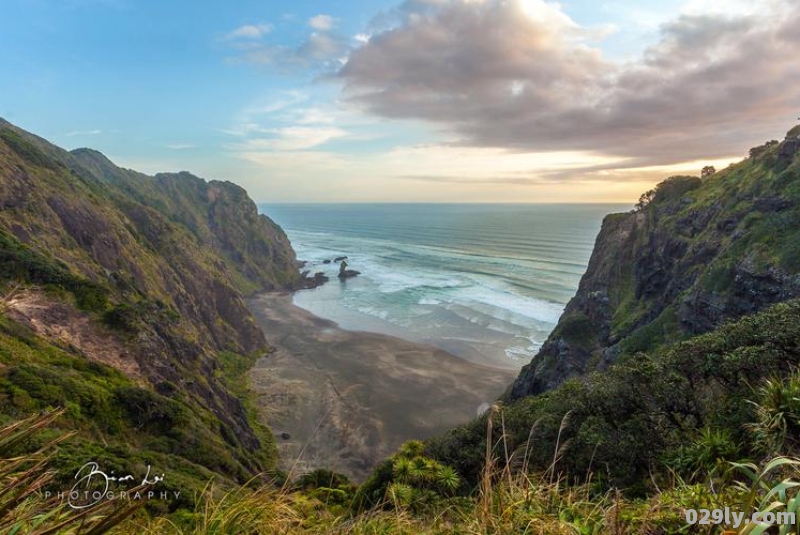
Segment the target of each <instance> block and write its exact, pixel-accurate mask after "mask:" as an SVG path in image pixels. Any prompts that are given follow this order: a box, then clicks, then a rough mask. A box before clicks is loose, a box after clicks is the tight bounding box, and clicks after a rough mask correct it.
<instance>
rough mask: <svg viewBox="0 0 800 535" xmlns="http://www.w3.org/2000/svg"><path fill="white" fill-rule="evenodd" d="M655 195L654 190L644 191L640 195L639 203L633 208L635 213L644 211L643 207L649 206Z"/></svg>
mask: <svg viewBox="0 0 800 535" xmlns="http://www.w3.org/2000/svg"><path fill="white" fill-rule="evenodd" d="M655 194H656V190H654V189H651V190H649V191H646V192H644V193H642V195H641V197H639V202H637V203H636V206H635V208H636V210H637V211H641V210H644V208H645V206H647V205H648V204H650V201H652V200H653V197H654V196H655Z"/></svg>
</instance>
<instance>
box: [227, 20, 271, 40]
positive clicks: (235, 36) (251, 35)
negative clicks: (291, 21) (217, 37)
mask: <svg viewBox="0 0 800 535" xmlns="http://www.w3.org/2000/svg"><path fill="white" fill-rule="evenodd" d="M271 31H272V24H267V23H262V24H247V25H244V26H239V27H238V28H236V29H235V30H233V31H231V32H229V33H228V34H226V35H225V38H224V39H225V40H227V41H236V40H256V39H261V38H262V37H264V36H265V35H267V34H268V33H270V32H271Z"/></svg>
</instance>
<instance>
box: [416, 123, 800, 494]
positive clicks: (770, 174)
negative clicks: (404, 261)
mask: <svg viewBox="0 0 800 535" xmlns="http://www.w3.org/2000/svg"><path fill="white" fill-rule="evenodd" d="M799 136H800V127H798V128H795V129H794V130H792V131H791V132H789V134H788V136H787V138H786V139H785V140H784V141H783V142H781V143H778V142H776V141H773V142H769V143H767V144H766V145H764V146H762V147H757V148H755V149H753V150H752V151H751V155H750V157H749V158H748V159H746V160H744V161H743V162H741V163H739V164H736V165H733V166H731V167H729V168H728V169H725V170H724V171H721V172H718V173H716V174H714V175H713V176H710V177H707V178H704V179H702V180H701V179H700V178H697V177H673V178H671V179H668V180H666V181H664V182H663V183H661V184H660V185H659V186H658V187H657V188H656V189H655V190H654V191H652V192H648V194H646V195H644V196H643V198H642V202H641V203H640V205H639V206H638V207H637V209H636V210H634V211H632V212H630V213H626V214H614V215H610V216H608V217H607V218H606V219H605V221H604V222H603V226H602V229H601V231H600V234H599V236H598V238H597V243H596V246H595V249H594V252H593V254H592V258H591V261H590V263H589V267H588V269H587V272H586V274H585V275H584V277H583V278H582V280H581V283H580V287H579V289H578V292H577V294H576V295H575V297H574V298H573V299H572V300H571V301H570V303H569V304H568V305H567V307H566V310H565V312H564V314H563V315H562V317H561V319H560V321H559V323H558V325H557V327H556V328H555V330H554V331H553V333H552V334H551V336H550V337H549V339H548V340H547V342H546V343H545V344H544V346H543V347H542V349H541V351H540V352H539V354H537V355H536V357H535V358H534V359H533V361H532V362H531V363H530V364H529V365H528V366H526V367H525V368H524V369H523V370H522V372H521V373H520V375H519V377H518V379H517V381H516V382H515V383H514V384H513V385H512V386H511V387H510V388H509V391H508V392H507V394H506V397H505V399H504V402H503V409H502V428H503V430H504V431H505V432H502V431H501V430H500V429H498V427H499V426H500V424H499V423H498V422H497V421H495V423H494V425H495V427H494V436H493V444H494V449H493V451H494V455H495V456H496V457H497V458H498V459H506V458H508V455H507V453H515V455H512V456H511V457H512V464H514V465H515V466H518V465H519V464H520V463H523V462H524V463H525V464H529V466H530V467H531V468H532V469H533V470H541V471H544V470H547V469H550V468H551V466H553V469H554V470H557V471H558V472H563V473H566V474H569V477H570V478H578V479H580V478H585V477H587V476H588V475H589V474H590V473H593V474H594V475H593V476H592V477H593V480H594V481H595V482H599V483H602V484H604V485H607V486H617V487H624V488H628V489H638V490H644V489H645V488H647V487H652V485H653V484H654V483H656V484H659V483H660V484H663V483H664V480H665V478H666V477H667V476H668V474H669V470H676V471H677V473H678V474H680V475H681V476H682V477H685V478H691V477H692V475H693V474H695V475H696V474H698V473H700V474H708V472H709V471H712V470H713V469H714V467H715V466H717V463H722V465H720V466H726V464H725V463H724V461H726V460H727V461H734V460H738V459H740V458H748V459H759V458H761V457H762V456H763V455H765V454H775V453H784V454H792V455H798V454H800V451H799V450H798V449H797V444H796V443H795V442H792V441H788V442H785V443H784V442H781V443H780V447H772V448H771V447H769V446H767V445H765V442H764V433H763V432H761V431H763V428H761V431H759V432H754V430H758V429H760V428H759V425H760V424H759V423H758V422H759V419H761V420H762V424H763V420H764V418H766V419H767V420H768V421H774V422H777V423H775V424H774V425H775V426H776V427H775V433H778V434H780V433H783V434H784V435H783V436H788V435H792V434H794V433H798V432H800V428H797V427H796V426H795V424H794V423H793V422H794V420H792V418H796V417H800V406H795V405H796V403H794V402H793V401H792V399H794V400H795V401H796V399H797V396H795V397H794V398H792V394H791V393H790V390H787V391H786V392H789V393H780V394H775V396H777V397H775V396H773V398H772V400H771V401H770V400H767V401H769V403H767V405H768V407H767V408H764V407H763V406H761V407H760V406H758V405H756V403H760V402H761V401H760V398H759V396H760V394H759V390H758V389H759V388H760V387H761V385H762V384H764V382H765V381H767V380H771V381H772V383H771V384H773V385H779V384H780V383H781V381H782V380H784V379H785V378H786V377H787V376H788V375H789V374H790V372H791V371H792V370H793V369H794V368H795V367H796V366H798V365H799V364H800V301H798V300H797V298H798V297H800V275H799V274H800V250H799V249H798V246H799V244H800V137H799ZM781 396H783V397H781ZM784 398H785V399H784ZM781 400H783V401H781ZM770 404H771V405H770ZM769 407H772V408H769ZM770 411H772V412H770ZM497 417H498V416H495V418H497ZM488 418H489V416H488V415H485V416H484V417H482V418H480V419H478V420H476V421H474V422H472V423H471V424H469V425H467V426H464V427H462V428H459V429H456V430H454V431H452V432H451V433H448V434H447V435H445V436H443V437H439V438H437V439H435V440H432V441H430V442H429V444H428V446H427V450H428V453H429V454H430V455H432V456H433V457H435V458H436V459H438V460H439V461H442V462H444V463H446V464H449V465H451V466H454V467H456V468H457V469H458V471H459V472H460V473H461V474H462V475H464V476H466V477H467V479H468V480H469V481H472V482H477V481H478V480H479V475H480V474H481V470H482V467H483V466H484V463H485V452H486V433H487V419H488ZM770 418H772V419H773V420H770ZM780 422H788V423H785V424H780ZM781 425H783V426H784V427H780V426H781ZM781 429H783V431H780V430H781ZM759 433H760V434H759ZM787 433H788V435H787ZM557 449H558V450H559V451H558V453H557V454H556V450H557ZM525 452H526V453H527V457H526V458H525V459H524V460H523V459H521V458H520V456H524V455H525ZM513 459H516V460H513ZM554 459H556V461H555V465H553V463H554Z"/></svg>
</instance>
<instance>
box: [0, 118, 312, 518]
mask: <svg viewBox="0 0 800 535" xmlns="http://www.w3.org/2000/svg"><path fill="white" fill-rule="evenodd" d="M242 244H244V245H242ZM297 280H298V274H297V270H296V269H295V267H294V253H293V252H292V250H291V247H290V246H289V245H288V240H286V237H285V235H284V234H283V232H282V230H280V228H279V227H277V226H276V225H274V223H272V222H271V221H269V220H268V219H266V218H264V217H263V216H259V215H258V214H257V212H256V208H255V205H254V203H253V202H252V201H251V200H250V199H249V198H247V196H246V194H245V193H244V191H243V190H241V188H238V187H237V186H235V185H233V184H230V183H221V182H212V183H206V182H204V181H202V180H200V179H198V178H196V177H191V176H189V175H188V174H181V175H162V176H159V177H155V178H152V177H146V176H144V175H140V174H138V173H135V172H132V171H127V170H122V169H119V168H117V167H116V166H113V164H111V162H109V161H108V160H106V159H105V158H104V157H102V155H99V153H93V152H89V151H77V153H76V154H70V153H67V152H65V151H62V150H61V149H58V148H57V147H54V146H52V145H50V144H48V143H47V142H46V141H44V140H41V139H39V138H36V137H35V136H32V135H30V134H28V133H26V132H23V131H21V130H18V129H16V128H15V127H13V126H11V125H9V124H8V123H0V297H3V298H4V302H3V303H0V420H8V419H14V418H20V417H22V416H23V415H26V414H28V413H30V412H31V411H39V410H44V409H47V408H50V407H56V406H66V407H67V408H68V412H67V416H66V418H64V419H62V422H61V423H60V424H59V425H60V426H61V427H62V428H63V429H75V430H77V431H79V434H78V436H77V438H76V439H74V440H73V441H71V442H70V445H69V446H65V447H64V448H62V449H60V451H59V463H58V467H59V475H60V476H63V477H64V478H69V477H71V476H72V475H73V474H74V472H75V471H76V470H77V468H78V467H80V466H81V465H82V464H84V463H85V462H87V461H88V460H99V461H101V462H103V461H105V462H106V463H108V465H110V466H114V467H117V468H120V469H123V468H124V467H125V466H130V465H134V467H138V466H143V465H146V464H152V465H154V466H166V467H170V470H171V472H170V474H171V475H170V478H171V483H172V484H174V485H181V486H183V487H184V488H191V487H198V486H201V485H203V484H204V483H205V482H207V481H208V479H209V478H210V477H211V476H212V475H215V476H216V477H217V478H221V479H222V480H227V481H233V480H239V481H244V480H247V479H249V478H250V477H252V476H253V475H254V474H256V473H259V472H262V471H264V470H270V469H271V468H272V467H273V466H274V463H275V449H274V444H273V439H272V436H271V433H270V432H269V431H268V430H266V429H264V428H263V427H262V426H259V425H258V424H257V423H256V420H255V417H254V413H253V411H252V408H248V407H247V406H246V403H245V405H242V403H241V402H240V401H238V399H237V398H238V397H242V396H244V395H245V391H246V388H245V386H246V385H245V383H244V382H245V378H244V373H245V371H246V370H247V369H248V368H249V367H250V366H251V365H252V363H253V362H254V361H255V359H256V358H258V356H260V355H261V354H263V352H264V351H266V350H267V346H266V343H265V341H264V338H263V335H262V334H261V332H260V330H259V329H258V328H257V326H256V325H255V324H254V322H253V321H252V318H251V317H250V315H249V312H248V311H247V309H246V307H245V304H244V300H243V299H242V292H252V291H256V290H259V289H263V288H275V287H285V286H287V285H292V284H294V283H296V282H297ZM18 285H19V287H20V288H18V289H23V290H24V291H26V292H29V293H30V292H31V291H33V293H34V294H36V295H39V296H41V299H43V300H44V301H45V302H52V303H53V306H54V307H57V308H58V310H59V311H60V312H61V313H63V314H66V316H67V317H68V319H69V318H72V319H74V318H83V317H86V318H88V321H89V324H90V326H91V327H90V330H91V332H92V333H96V334H97V335H98V336H99V337H110V338H111V339H113V340H114V341H115V343H117V344H119V345H120V346H121V347H122V348H123V349H124V354H121V357H120V358H123V359H130V360H131V361H132V362H134V363H135V364H136V365H137V366H138V369H140V370H141V372H142V373H141V375H140V376H138V377H133V376H127V377H126V376H125V375H123V374H122V373H120V372H119V371H117V370H114V369H113V368H110V367H109V366H106V365H105V364H102V363H100V362H97V361H96V359H95V360H92V359H91V358H87V357H92V355H91V354H88V353H85V352H84V351H82V350H81V349H80V348H78V347H75V346H74V345H71V344H69V343H67V342H65V341H64V340H59V339H54V338H53V337H52V336H47V337H45V336H43V335H42V334H41V333H36V332H34V331H33V330H32V329H31V326H30V325H25V324H23V323H25V322H23V323H20V322H19V321H18V320H15V319H14V318H16V317H17V315H15V314H12V311H11V310H10V309H8V308H7V307H6V305H7V304H8V303H6V302H5V301H8V300H9V299H11V298H12V296H10V295H8V292H10V291H11V290H12V289H14V288H16V287H17V286H18ZM31 289H32V290H31ZM4 309H5V310H4ZM51 317H52V318H53V319H52V321H58V318H57V317H56V316H55V315H53V314H51ZM100 339H102V338H100ZM134 467H131V468H129V469H132V468H134ZM184 495H185V496H187V497H189V496H190V495H191V493H190V492H188V491H187V492H185V493H184ZM176 505H179V504H176Z"/></svg>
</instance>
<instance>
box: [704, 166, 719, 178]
mask: <svg viewBox="0 0 800 535" xmlns="http://www.w3.org/2000/svg"><path fill="white" fill-rule="evenodd" d="M716 172H717V170H716V169H715V168H714V166H713V165H707V166H705V167H703V170H702V171H701V172H700V178H702V179H703V180H705V179H706V178H710V177H712V176H714V174H715V173H716Z"/></svg>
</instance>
